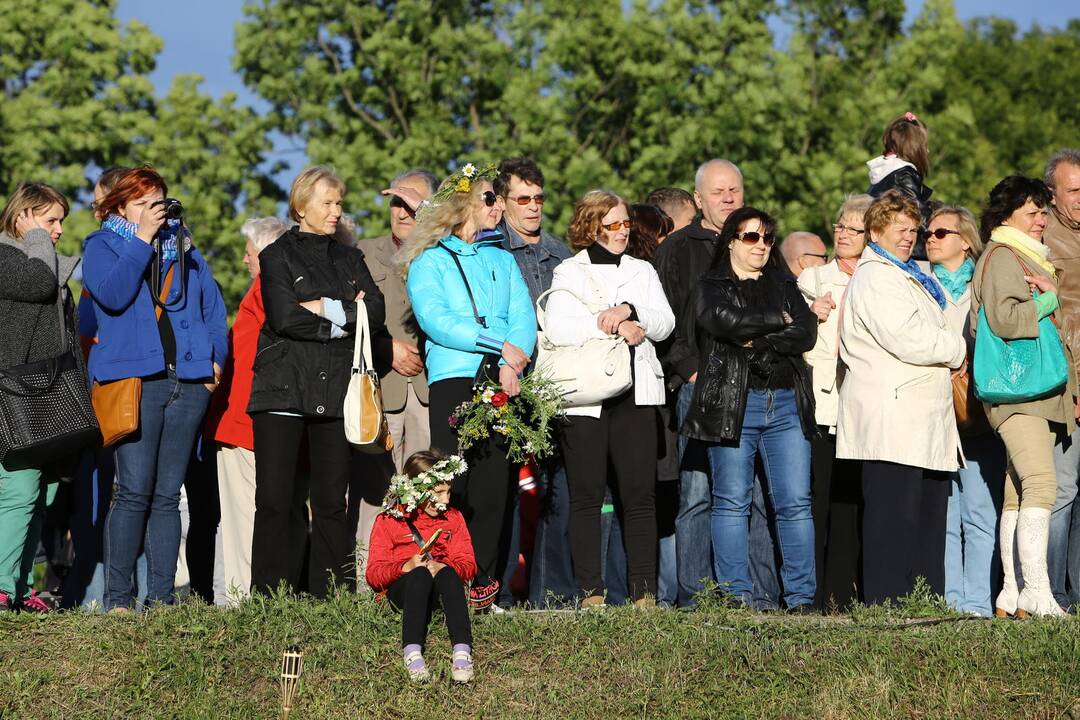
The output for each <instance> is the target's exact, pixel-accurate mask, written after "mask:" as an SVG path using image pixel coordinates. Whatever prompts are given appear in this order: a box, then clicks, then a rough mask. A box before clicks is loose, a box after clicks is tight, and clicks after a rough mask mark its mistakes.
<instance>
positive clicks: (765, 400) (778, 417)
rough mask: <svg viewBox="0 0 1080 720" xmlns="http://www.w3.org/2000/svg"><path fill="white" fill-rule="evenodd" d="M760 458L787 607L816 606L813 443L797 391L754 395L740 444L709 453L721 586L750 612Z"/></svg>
mask: <svg viewBox="0 0 1080 720" xmlns="http://www.w3.org/2000/svg"><path fill="white" fill-rule="evenodd" d="M759 455H760V457H761V461H762V466H763V467H764V470H765V480H766V488H767V490H768V495H769V499H770V500H771V501H772V502H771V504H772V508H773V511H774V512H775V516H776V534H777V539H778V541H779V546H780V548H779V549H780V557H781V567H780V576H781V580H782V582H783V600H784V602H785V604H786V605H787V607H789V608H792V607H798V606H800V605H807V604H810V603H812V602H813V601H814V593H815V590H816V584H817V580H816V577H815V571H814V521H813V517H812V515H811V512H810V441H809V440H807V439H806V436H805V435H804V434H803V430H802V425H801V423H800V421H799V411H798V407H797V406H796V402H795V393H794V391H792V390H750V391H749V392H748V395H747V400H746V412H745V414H744V417H743V429H742V437H741V438H740V440H739V442H738V443H737V444H735V443H732V444H720V445H712V446H710V447H709V461H710V464H711V466H712V474H713V490H712V497H713V505H712V541H713V566H714V568H715V571H716V579H717V581H718V582H719V583H720V585H721V587H723V588H724V589H725V590H726V591H728V592H730V593H731V594H732V595H734V596H735V597H736V598H737V599H738V600H739V601H741V602H743V603H746V604H750V602H751V600H752V597H753V590H754V588H753V583H752V582H751V579H750V568H749V559H748V556H749V542H748V538H749V517H750V504H751V500H752V497H753V490H754V461H755V459H756V458H757V457H758V456H759Z"/></svg>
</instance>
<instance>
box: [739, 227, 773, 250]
mask: <svg viewBox="0 0 1080 720" xmlns="http://www.w3.org/2000/svg"><path fill="white" fill-rule="evenodd" d="M739 239H740V240H742V241H743V242H744V243H746V244H747V245H757V244H758V242H759V241H762V240H764V241H765V247H772V246H773V243H774V242H776V235H774V234H773V233H765V234H764V235H762V234H761V233H759V232H758V231H757V230H747V231H746V232H744V233H743V234H741V235H739Z"/></svg>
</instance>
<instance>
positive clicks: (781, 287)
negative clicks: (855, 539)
mask: <svg viewBox="0 0 1080 720" xmlns="http://www.w3.org/2000/svg"><path fill="white" fill-rule="evenodd" d="M775 238H776V223H775V221H774V220H773V219H772V218H771V217H770V216H769V215H768V214H766V213H764V212H762V211H761V210H757V209H756V208H752V207H745V208H741V209H739V210H736V211H734V212H733V213H732V214H731V215H729V216H728V219H727V220H726V221H725V223H724V227H723V228H722V230H721V232H720V240H719V242H718V244H717V251H716V255H715V256H714V259H713V263H712V266H711V267H710V269H709V270H708V272H706V273H705V274H704V275H703V276H702V278H701V280H700V282H699V284H698V292H697V302H696V306H694V307H692V308H688V311H691V312H695V314H696V320H697V326H698V338H699V352H700V364H699V367H700V368H701V370H700V371H699V372H700V373H701V376H700V377H699V378H698V381H697V383H696V385H695V388H694V400H693V405H692V406H691V409H690V412H689V414H688V415H687V418H686V422H685V424H684V425H683V428H682V430H683V432H684V433H685V434H686V435H688V436H689V437H692V438H696V439H698V440H703V441H706V442H708V443H710V446H709V463H710V466H711V468H712V476H713V477H712V480H713V490H712V492H713V507H712V541H713V558H714V560H713V564H714V568H715V572H716V579H717V581H718V582H719V583H720V585H721V587H723V588H725V589H726V590H727V591H728V592H730V593H731V594H732V595H734V596H735V598H736V599H737V600H739V601H741V602H744V603H749V601H750V597H751V592H752V590H753V587H752V583H751V581H750V572H749V568H748V560H747V554H748V549H747V544H748V542H747V527H748V525H747V522H748V517H749V512H750V500H751V495H752V492H753V486H754V463H755V459H756V458H757V456H758V455H760V456H761V461H762V465H763V466H764V468H765V477H766V480H767V486H768V492H769V497H770V498H771V500H772V505H773V508H774V509H775V511H776V532H777V536H778V537H779V540H780V542H779V548H780V551H781V556H782V564H781V569H780V574H781V577H782V579H783V585H784V602H785V603H786V605H787V607H788V608H789V609H790V610H794V611H797V612H802V611H805V610H806V609H808V608H810V607H811V603H812V602H813V599H814V592H815V588H816V581H815V571H814V525H813V519H812V517H811V513H810V441H809V437H810V436H811V434H812V433H813V432H815V427H814V399H813V393H812V391H811V386H810V377H809V369H808V368H807V365H806V363H805V362H804V361H803V359H802V354H803V353H804V352H806V351H807V350H809V349H811V348H812V347H813V346H814V342H815V341H816V339H817V318H816V317H815V316H814V314H813V313H812V312H810V309H809V308H808V307H807V306H806V302H805V301H804V300H803V299H802V297H801V295H800V294H799V290H798V287H797V286H796V283H795V279H794V278H793V277H791V275H790V274H789V273H788V272H787V271H786V270H785V269H784V268H783V267H782V265H781V263H780V260H779V256H778V255H774V254H773V253H772V247H773V243H774V241H775Z"/></svg>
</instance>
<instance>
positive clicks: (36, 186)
mask: <svg viewBox="0 0 1080 720" xmlns="http://www.w3.org/2000/svg"><path fill="white" fill-rule="evenodd" d="M54 204H57V205H59V206H60V207H61V208H63V210H64V217H65V218H66V217H67V215H68V212H69V211H70V210H71V207H70V206H69V205H68V201H67V198H66V197H64V195H63V193H61V192H60V191H59V190H57V189H56V188H54V187H53V186H52V185H46V184H45V183H39V182H24V183H19V187H17V188H15V192H14V193H12V195H11V199H9V200H8V203H7V206H6V207H5V208H4V211H3V213H0V230H3V231H4V232H5V233H7V234H8V236H9V237H13V238H18V237H19V232H18V229H17V228H16V225H17V224H18V222H19V216H20V215H22V214H23V213H24V212H26V211H27V210H29V211H30V212H31V213H33V214H34V215H40V214H41V213H43V212H45V211H46V210H48V209H49V206H50V205H54Z"/></svg>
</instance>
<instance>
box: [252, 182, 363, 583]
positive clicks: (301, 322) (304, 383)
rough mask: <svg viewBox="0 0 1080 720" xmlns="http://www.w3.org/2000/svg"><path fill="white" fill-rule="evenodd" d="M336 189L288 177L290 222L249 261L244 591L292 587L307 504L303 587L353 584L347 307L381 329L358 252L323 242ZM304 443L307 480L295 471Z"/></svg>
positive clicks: (336, 211) (337, 208) (337, 185)
mask: <svg viewBox="0 0 1080 720" xmlns="http://www.w3.org/2000/svg"><path fill="white" fill-rule="evenodd" d="M344 193H345V185H344V183H342V181H341V180H340V179H339V178H338V177H337V176H336V175H334V173H333V172H332V171H331V170H329V169H327V168H323V167H314V168H309V169H307V170H305V171H304V172H302V173H301V174H300V175H299V176H298V177H297V178H296V180H295V181H293V185H292V190H291V192H290V195H289V214H290V216H291V217H292V218H293V219H294V220H296V221H297V223H298V225H297V226H296V227H293V228H292V229H291V230H289V231H287V232H286V233H285V234H284V235H282V236H281V237H280V238H278V239H277V241H275V242H274V243H273V244H272V245H270V246H269V247H267V248H266V249H265V250H263V252H262V254H261V255H259V265H260V267H261V269H262V273H261V276H262V297H263V305H264V307H265V309H266V322H265V324H264V325H263V328H262V332H261V333H260V334H259V347H258V351H257V353H256V355H255V362H254V365H253V367H252V369H253V370H254V373H255V378H254V381H253V382H252V386H251V400H250V402H249V404H248V412H249V413H250V414H251V416H252V420H253V423H252V424H253V428H254V434H255V475H256V478H257V479H256V489H255V530H254V537H253V538H252V551H251V588H252V590H253V591H259V592H264V593H270V592H272V591H273V590H275V589H277V587H278V584H279V583H281V582H282V581H285V582H286V583H287V584H288V586H289V587H290V588H298V587H300V574H301V572H302V568H303V565H304V560H305V548H306V547H307V508H306V502H307V500H308V494H309V491H310V497H311V514H312V523H311V550H310V557H309V558H308V560H309V562H308V583H307V588H308V591H309V592H311V594H313V595H315V596H316V597H320V598H321V597H326V595H327V592H328V591H329V589H330V587H331V585H332V584H334V583H336V584H345V585H348V584H351V583H352V582H353V580H354V576H355V572H353V562H352V559H351V558H350V554H351V553H352V550H353V543H352V541H351V539H350V536H349V529H348V523H347V522H346V518H345V494H346V489H347V487H348V484H349V470H350V457H351V449H350V446H349V443H348V441H347V440H346V439H345V427H344V420H343V405H344V401H345V391H346V389H347V386H348V382H349V371H350V368H351V366H352V352H353V339H354V337H353V336H354V332H355V330H356V307H357V303H359V302H363V303H364V305H365V306H366V308H367V313H368V320H369V322H370V327H371V333H372V334H373V335H377V334H379V333H380V332H382V330H383V317H384V308H383V297H382V293H380V292H379V289H378V288H377V287H376V286H375V282H374V281H373V280H372V279H371V274H370V273H369V272H368V269H367V265H366V264H365V263H364V254H363V253H362V252H360V251H359V250H357V249H355V248H350V247H346V246H345V245H342V244H341V243H339V242H337V241H336V240H335V239H334V238H333V237H332V236H333V235H334V232H335V231H336V230H337V226H338V222H339V221H340V219H341V198H342V196H343V195H344ZM305 437H306V438H307V445H308V451H309V457H310V461H311V463H310V466H311V472H310V481H308V479H307V478H305V477H302V476H298V475H297V472H296V468H297V460H298V458H299V454H300V447H301V442H302V439H303V438H305Z"/></svg>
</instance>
